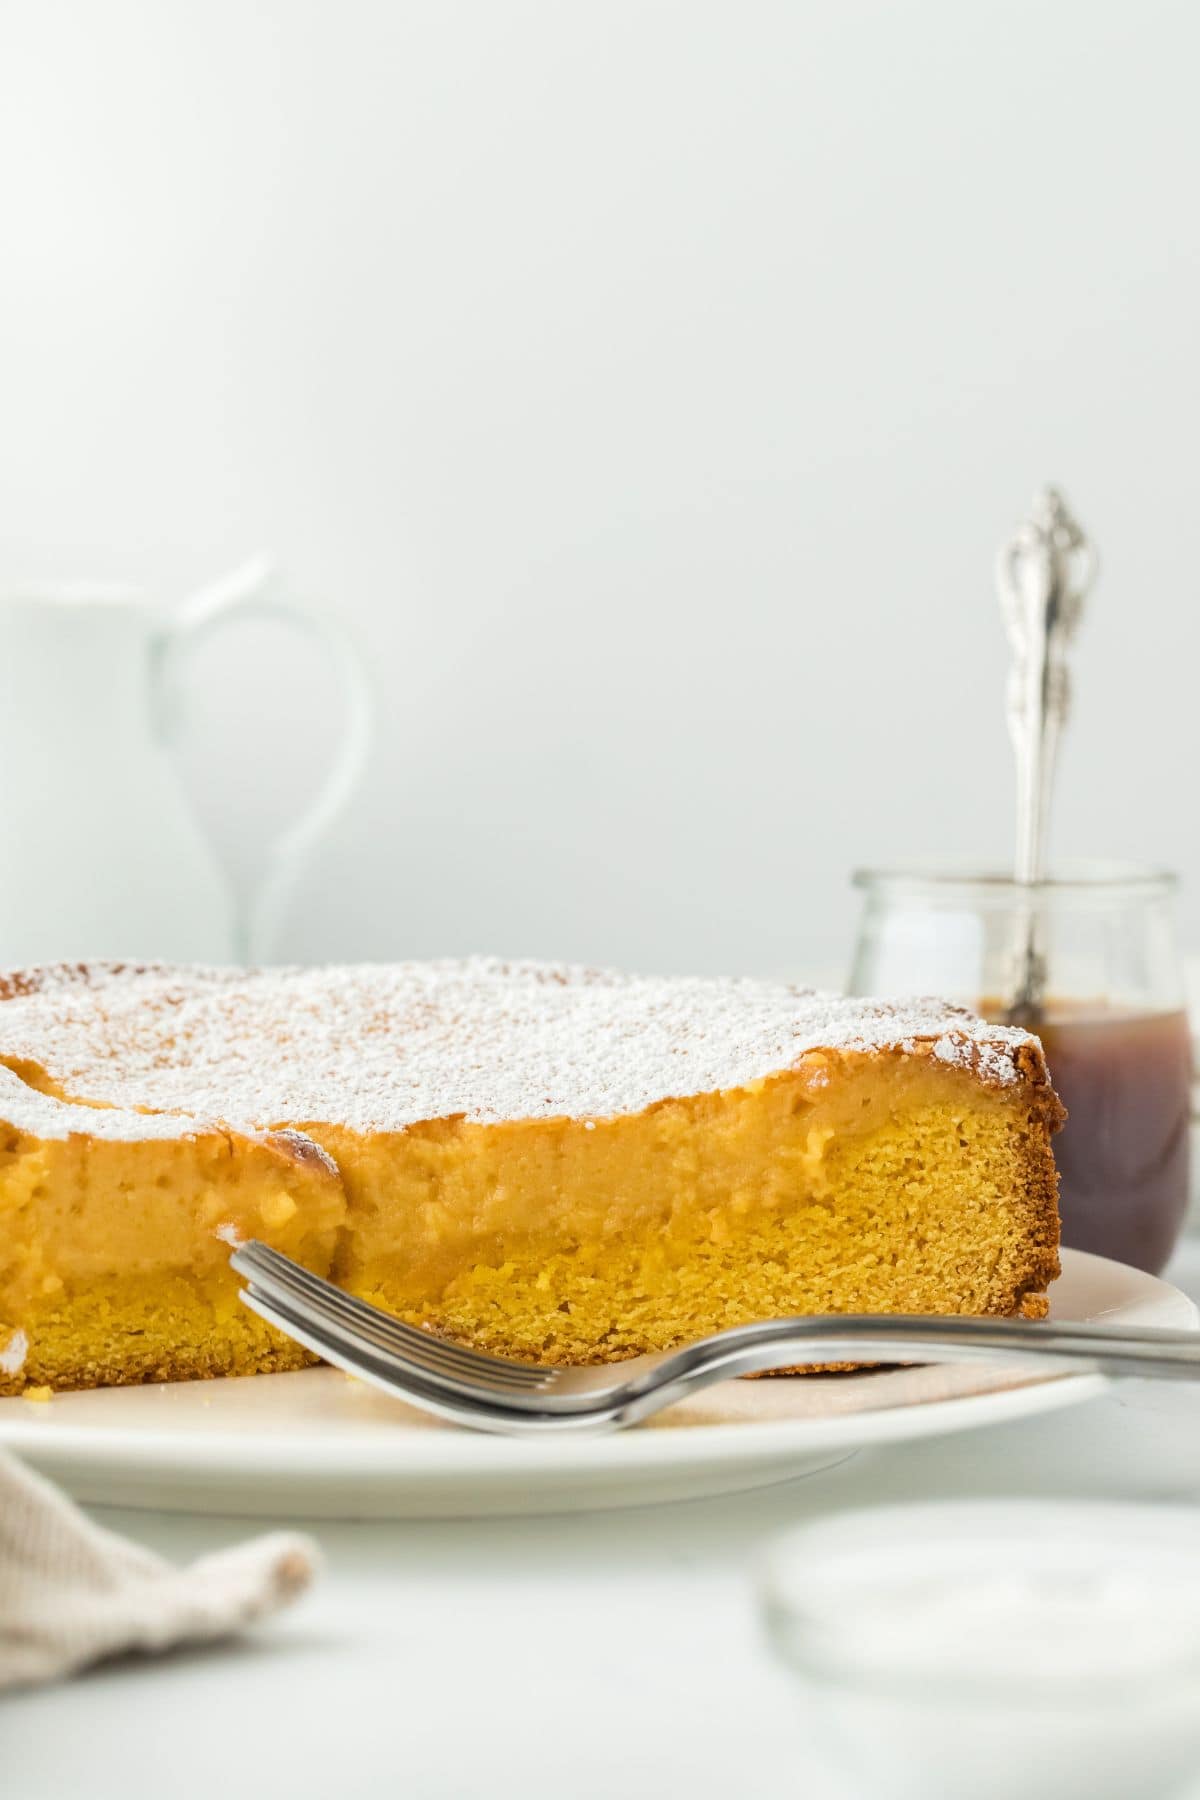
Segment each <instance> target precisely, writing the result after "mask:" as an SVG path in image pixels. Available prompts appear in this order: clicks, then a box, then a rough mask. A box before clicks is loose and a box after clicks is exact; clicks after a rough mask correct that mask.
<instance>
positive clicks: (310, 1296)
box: [230, 1241, 551, 1394]
mask: <svg viewBox="0 0 1200 1800" xmlns="http://www.w3.org/2000/svg"><path fill="white" fill-rule="evenodd" d="M230 1261H231V1263H232V1266H233V1267H234V1268H235V1269H236V1270H237V1272H238V1273H239V1274H240V1275H243V1276H245V1277H246V1278H247V1279H248V1280H249V1281H250V1283H251V1285H252V1286H254V1287H255V1288H257V1289H258V1290H259V1291H260V1292H261V1293H263V1294H264V1295H265V1296H266V1297H267V1298H268V1299H270V1298H272V1297H274V1298H276V1299H282V1300H284V1301H285V1302H287V1301H288V1300H291V1301H294V1302H299V1303H301V1304H302V1305H303V1306H304V1307H306V1308H309V1309H311V1310H313V1311H315V1312H319V1313H320V1315H321V1317H322V1318H324V1319H326V1320H328V1321H329V1322H330V1323H331V1324H338V1325H340V1326H341V1327H342V1328H343V1329H345V1330H347V1331H355V1332H359V1333H361V1334H363V1335H364V1336H366V1337H367V1338H368V1340H369V1341H370V1342H371V1343H373V1344H374V1345H375V1346H376V1347H377V1348H380V1349H384V1350H386V1351H387V1352H388V1353H390V1354H392V1355H395V1356H397V1357H401V1358H403V1359H405V1360H406V1361H408V1362H410V1363H413V1364H415V1365H416V1366H417V1367H419V1368H420V1369H421V1370H422V1371H423V1372H425V1373H426V1374H429V1375H433V1376H437V1377H441V1378H442V1379H444V1380H447V1381H457V1382H460V1383H464V1382H465V1383H469V1384H472V1385H474V1386H475V1387H476V1388H477V1389H478V1391H480V1392H481V1393H484V1394H486V1393H488V1392H494V1391H496V1390H497V1389H498V1388H504V1389H508V1390H518V1389H532V1388H535V1387H538V1386H540V1385H543V1384H545V1383H547V1380H548V1377H549V1376H550V1373H551V1372H550V1371H549V1370H548V1369H540V1368H538V1367H536V1366H534V1365H531V1364H527V1363H510V1362H506V1361H504V1360H503V1359H502V1358H500V1357H494V1356H488V1355H486V1354H485V1353H484V1352H482V1351H478V1350H471V1349H469V1348H467V1346H465V1345H462V1344H455V1343H452V1342H450V1341H448V1340H447V1339H444V1338H438V1337H435V1336H434V1335H432V1334H431V1333H430V1332H426V1331H421V1330H419V1329H418V1328H417V1327H416V1326H412V1325H407V1324H405V1323H404V1321H403V1320H401V1319H396V1318H393V1317H392V1315H391V1314H389V1313H385V1312H382V1311H381V1310H380V1309H379V1308H378V1307H375V1306H371V1305H369V1304H368V1303H367V1302H366V1301H365V1300H359V1299H356V1298H355V1296H354V1295H352V1294H347V1293H345V1292H344V1291H343V1290H342V1289H341V1288H339V1287H336V1286H335V1285H334V1284H333V1283H332V1282H329V1281H325V1280H324V1279H323V1278H322V1277H321V1276H319V1275H314V1274H312V1272H311V1271H310V1270H308V1269H305V1268H303V1267H302V1266H301V1265H300V1264H299V1263H294V1262H292V1260H291V1258H290V1257H286V1256H283V1255H282V1254H281V1253H280V1252H279V1251H277V1250H272V1249H270V1248H268V1246H267V1245H265V1244H261V1243H258V1242H256V1241H252V1242H251V1243H249V1244H245V1245H243V1246H241V1247H240V1248H239V1249H238V1250H237V1251H236V1252H235V1254H234V1255H233V1256H232V1257H231V1258H230Z"/></svg>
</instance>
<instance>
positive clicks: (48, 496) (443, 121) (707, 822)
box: [0, 0, 1200, 971]
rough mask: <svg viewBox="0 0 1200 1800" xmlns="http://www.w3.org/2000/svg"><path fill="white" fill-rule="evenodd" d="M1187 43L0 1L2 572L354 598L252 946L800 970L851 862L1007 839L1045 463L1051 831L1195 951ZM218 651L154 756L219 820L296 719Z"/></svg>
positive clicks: (1194, 276) (277, 680) (782, 8)
mask: <svg viewBox="0 0 1200 1800" xmlns="http://www.w3.org/2000/svg"><path fill="white" fill-rule="evenodd" d="M1198 56H1200V11H1197V9H1195V8H1194V7H1189V6H1187V5H1185V4H1176V5H1170V4H1163V3H1157V0H1140V3H1139V4H1136V5H1135V4H1133V0H1128V3H1127V4H1113V3H1105V4H1101V3H1100V0H1090V3H1087V0H1077V3H1066V0H1053V3H1049V4H1048V3H1047V0H1039V3H1037V4H1022V3H1019V0H1006V3H1005V4H986V3H982V0H972V4H970V5H965V6H964V5H963V4H961V0H920V3H914V4H909V5H906V6H899V5H885V4H874V5H872V4H864V3H862V0H838V3H837V4H835V3H833V0H828V3H826V4H819V5H818V4H803V3H801V0H788V3H786V4H784V3H780V4H770V3H766V0H757V3H748V4H747V3H740V0H725V3H724V4H702V3H698V0H686V3H683V4H665V3H662V0H636V3H633V0H587V3H584V0H541V3H536V4H530V3H521V0H458V3H454V0H429V3H427V4H425V3H421V4H418V3H414V0H392V3H385V0H337V3H336V4H335V3H334V0H323V3H313V0H304V3H298V0H257V3H256V4H255V5H253V6H247V5H245V4H243V3H242V0H206V3H205V4H204V5H195V4H182V3H181V0H144V3H141V4H134V3H130V0H106V4H105V5H104V6H94V5H88V4H84V3H83V0H77V3H72V0H39V4H37V5H36V6H33V5H20V4H17V3H15V0H8V3H7V4H2V0H0V197H2V213H0V258H2V268H0V274H2V279H0V376H2V381H0V497H2V501H0V578H2V579H3V580H4V581H6V582H12V581H17V580H21V579H24V578H26V577H39V578H44V577H53V576H71V575H75V576H78V575H102V576H109V577H112V576H118V575H124V576H128V577H133V578H135V579H138V580H144V581H146V582H148V583H149V584H151V586H152V587H153V589H154V591H155V592H157V593H159V594H161V595H162V596H163V597H164V598H171V597H172V596H175V595H179V594H182V593H183V592H185V591H186V590H187V588H188V586H189V585H190V584H191V583H192V582H194V581H196V580H199V579H201V578H203V577H205V576H207V575H210V574H213V573H215V572H217V571H219V570H220V569H221V568H222V567H223V566H225V565H226V564H228V563H230V562H232V561H233V560H235V559H236V558H238V557H239V556H241V555H242V554H244V553H246V552H248V551H252V550H254V549H255V548H257V547H258V546H260V545H264V544H265V545H270V546H272V547H274V548H275V549H276V550H277V551H279V552H280V553H281V554H282V555H283V556H284V557H285V558H286V560H287V562H288V564H289V566H290V568H291V570H292V571H293V573H294V575H295V576H296V578H297V580H298V581H299V582H300V584H301V585H302V587H303V588H304V589H305V591H306V592H308V593H309V594H311V595H313V596H315V597H318V598H319V599H320V601H321V602H322V604H324V605H326V606H328V607H329V608H330V609H332V610H335V611H336V612H337V614H338V615H339V616H340V617H341V618H342V619H343V620H344V621H345V623H346V624H347V626H348V627H349V628H350V629H351V630H352V631H353V632H354V634H355V635H356V637H357V639H358V641H359V642H360V644H361V645H362V646H363V648H364V649H365V650H366V652H367V653H368V655H369V658H370V661H371V665H372V669H373V673H374V675H375V678H376V682H377V688H378V694H379V704H380V720H379V728H378V736H377V742H376V750H375V755H374V760H373V765H372V769H371V773H370V777H369V779H368V781H367V783H366V784H365V786H364V787H363V789H362V790H361V792H360V794H359V796H358V797H357V799H356V801H355V803H354V805H353V806H352V808H351V809H350V810H349V811H348V812H347V813H346V814H345V815H344V817H343V819H342V820H341V822H340V824H339V826H338V828H337V830H336V832H335V833H334V835H333V836H332V837H331V839H330V840H329V843H328V845H327V848H326V852H325V854H324V856H323V857H322V859H321V860H320V862H319V863H318V864H316V865H315V866H314V867H313V868H312V869H311V871H310V873H309V875H308V877H307V879H306V880H305V882H304V884H303V887H302V889H301V891H300V892H299V893H298V894H297V896H296V902H295V905H294V907H293V909H292V912H291V915H290V917H289V920H288V922H287V926H286V929H285V931H284V934H283V940H282V942H281V944H280V946H279V948H280V950H281V951H282V952H283V953H285V954H287V955H289V956H295V957H326V956H393V955H402V954H427V953H434V952H457V951H462V950H466V949H470V948H480V949H495V950H499V951H504V952H514V953H533V954H543V955H554V956H557V955H562V956H568V957H574V958H583V959H589V960H600V961H606V962H614V963H623V964H628V965H631V966H635V967H641V968H647V969H653V968H657V969H662V970H673V969H684V968H692V969H697V970H709V969H712V970H717V969H725V968H729V969H735V968H741V969H746V970H762V971H769V970H776V969H784V968H793V967H802V968H810V967H814V966H816V967H820V966H832V967H835V968H836V966H837V965H838V964H839V963H840V962H841V961H842V959H843V958H844V955H845V952H846V949H847V947H848V943H849V937H850V932H851V929H852V922H853V907H852V902H851V900H850V897H849V894H848V889H847V881H846V878H847V873H848V870H849V868H850V867H851V865H853V864H854V863H856V862H859V861H864V860H872V859H886V858H889V857H892V856H894V855H897V854H900V853H918V852H923V851H961V852H966V853H971V854H977V855H979V856H981V857H985V858H989V857H990V858H995V859H1001V858H1004V857H1005V856H1007V853H1008V844H1009V833H1010V791H1009V790H1010V777H1009V764H1008V748H1007V740H1006V736H1005V730H1004V723H1003V716H1002V694H1003V677H1004V666H1005V657H1006V650H1005V646H1004V642H1003V638H1002V634H1001V629H1000V626H999V623H998V616H997V611H996V606H995V601H994V596H993V593H992V587H991V559H992V554H993V551H994V549H995V547H996V545H997V543H998V542H999V541H1000V540H1001V539H1002V538H1003V537H1004V536H1005V535H1006V534H1007V533H1008V531H1009V530H1010V529H1011V527H1012V525H1013V524H1014V523H1015V521H1016V519H1017V517H1018V516H1019V514H1020V513H1021V512H1022V511H1023V510H1024V508H1025V507H1026V505H1027V504H1028V501H1029V498H1030V495H1031V492H1032V490H1033V488H1034V487H1035V485H1037V484H1038V483H1040V482H1042V481H1044V480H1046V479H1054V480H1057V481H1059V482H1061V483H1062V484H1063V485H1064V487H1065V489H1066V491H1067V493H1068V496H1069V498H1070V499H1071V500H1072V502H1073V504H1074V505H1075V507H1076V509H1077V510H1078V512H1079V513H1080V515H1081V516H1082V518H1083V520H1084V522H1085V523H1086V524H1087V525H1088V526H1089V527H1090V528H1091V529H1092V531H1093V532H1094V534H1095V536H1096V537H1097V538H1098V540H1099V543H1100V546H1101V550H1102V554H1103V558H1104V572H1103V578H1102V583H1101V585H1100V587H1099V588H1098V590H1097V592H1096V596H1095V600H1094V605H1093V608H1092V611H1091V614H1090V616H1089V618H1088V620H1087V624H1086V630H1085V634H1084V638H1083V641H1082V642H1081V644H1080V647H1079V654H1078V673H1079V698H1078V706H1077V712H1076V718H1075V721H1074V725H1073V728H1072V735H1071V739H1070V742H1069V744H1068V747H1067V752H1066V767H1065V769H1064V773H1063V782H1062V791H1061V796H1060V810H1059V817H1058V830H1057V833H1056V837H1057V844H1058V847H1059V849H1060V850H1061V851H1063V852H1079V853H1093V854H1116V855H1128V856H1133V857H1138V858H1146V859H1150V860H1155V861H1165V862H1168V863H1172V864H1175V865H1177V866H1179V867H1181V868H1182V870H1183V871H1184V873H1185V875H1186V876H1187V877H1188V878H1189V880H1190V881H1191V884H1192V888H1193V890H1195V892H1194V893H1193V896H1192V899H1191V902H1190V905H1189V909H1188V918H1189V922H1190V928H1191V932H1192V936H1193V938H1194V937H1195V935H1196V926H1197V925H1198V924H1200V901H1198V899H1197V895H1200V879H1198V878H1200V843H1198V842H1197V835H1196V832H1195V830H1194V828H1193V824H1192V807H1191V802H1190V799H1189V797H1188V796H1189V788H1190V782H1189V770H1190V768H1191V766H1192V764H1193V763H1194V761H1195V754H1196V749H1197V732H1198V730H1200V726H1198V724H1197V722H1196V717H1195V709H1194V706H1193V703H1192V695H1193V692H1194V687H1195V682H1194V676H1193V672H1192V667H1191V664H1192V660H1193V656H1194V654H1195V652H1196V650H1197V648H1198V646H1200V627H1198V625H1197V605H1196V602H1197V595H1196V591H1195V590H1196V571H1197V568H1198V566H1200V507H1197V505H1196V501H1195V488H1196V480H1197V470H1196V450H1195V440H1196V431H1195V421H1196V415H1197V401H1198V398H1200V393H1198V365H1197V357H1196V348H1195V347H1196V329H1197V318H1198V317H1200V264H1198V256H1197V252H1198V250H1200V208H1198V207H1197V204H1196V176H1197V166H1198V161H1197V153H1198V151H1200V111H1198V109H1197V107H1196V104H1195V74H1196V67H1197V57H1198ZM238 649H239V654H238V656H237V657H236V658H231V657H230V656H229V655H228V654H226V655H223V656H222V657H221V658H219V659H217V658H210V659H209V661H208V663H207V664H206V667H205V668H204V669H203V670H200V671H198V674H199V675H200V676H201V678H202V679H201V682H200V684H199V688H200V691H199V693H198V697H197V706H196V717H197V723H198V725H201V726H204V727H205V728H206V729H208V730H209V731H210V733H211V734H212V735H213V736H214V740H215V741H214V742H213V743H211V744H210V745H209V746H208V748H207V749H206V750H204V751H203V752H202V751H201V750H200V749H199V748H198V747H196V748H194V749H193V751H192V753H191V754H190V756H189V768H190V769H191V773H192V777H193V779H194V780H195V782H196V783H197V784H198V787H199V789H200V792H201V795H202V798H203V799H204V801H205V803H206V805H207V807H208V810H209V812H210V813H212V812H215V811H220V812H223V813H224V815H225V818H226V821H227V825H228V827H229V829H230V830H231V832H232V835H233V840H234V845H235V849H236V850H237V852H238V854H239V855H241V856H243V857H244V856H245V855H247V854H248V853H249V849H248V847H249V846H251V845H252V843H253V842H254V840H255V839H256V837H257V836H258V834H259V833H260V830H261V826H262V821H263V819H264V817H265V816H267V815H269V813H270V812H271V811H272V810H273V809H275V808H277V807H285V806H287V805H289V804H291V802H292V801H293V799H294V798H295V796H296V795H297V794H298V793H299V792H301V791H302V789H303V784H304V782H305V780H306V779H307V776H308V772H309V770H310V769H311V768H312V767H313V766H314V764H315V760H316V758H317V756H318V754H319V752H320V750H321V748H322V746H323V744H324V742H325V741H326V740H327V737H328V734H329V732H330V731H331V730H332V727H333V723H334V720H333V717H332V715H331V713H330V710H329V708H328V707H327V706H326V704H325V700H324V694H323V690H322V685H321V682H320V678H319V673H318V671H316V670H315V669H314V668H313V667H312V666H311V665H310V664H309V663H307V662H305V661H303V660H302V659H301V658H299V657H298V656H297V655H295V654H293V653H292V652H291V651H290V650H289V649H288V647H286V646H282V645H278V644H275V643H268V642H264V641H263V640H262V639H261V638H260V637H257V636H256V637H255V638H254V639H253V640H252V639H251V635H250V633H249V632H246V633H245V634H244V641H243V643H242V644H241V645H239V647H238ZM7 650H8V653H19V646H16V647H13V646H11V645H10V646H8V647H7ZM242 652H244V655H243V654H241V653H242Z"/></svg>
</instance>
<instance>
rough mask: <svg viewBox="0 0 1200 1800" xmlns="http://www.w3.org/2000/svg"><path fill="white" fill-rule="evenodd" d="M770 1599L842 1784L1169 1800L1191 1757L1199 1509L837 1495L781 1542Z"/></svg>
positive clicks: (1198, 1684) (933, 1796) (787, 1657)
mask: <svg viewBox="0 0 1200 1800" xmlns="http://www.w3.org/2000/svg"><path fill="white" fill-rule="evenodd" d="M762 1605H763V1612H764V1621H765V1624H766V1628H767V1633H768V1636H769V1640H770V1642H771V1644H772V1647H773V1648H774V1649H775V1651H776V1652H777V1654H778V1655H779V1657H780V1658H781V1659H782V1661H783V1663H784V1664H785V1666H786V1667H787V1668H788V1670H789V1671H790V1673H791V1674H792V1676H793V1678H794V1679H795V1682H796V1692H797V1700H798V1702H799V1704H800V1713H801V1721H802V1729H803V1730H804V1731H805V1733H806V1739H807V1742H806V1744H805V1746H804V1753H805V1756H806V1758H807V1759H808V1761H809V1762H811V1756H810V1754H809V1753H810V1752H811V1753H814V1754H815V1755H816V1756H821V1755H822V1753H823V1760H824V1761H825V1763H826V1766H827V1768H829V1770H830V1772H831V1773H832V1772H834V1771H836V1774H837V1776H839V1777H840V1778H841V1781H842V1782H843V1783H844V1784H845V1788H844V1791H845V1792H846V1793H848V1794H854V1795H865V1794H870V1795H871V1796H872V1797H873V1800H963V1796H965V1795H968V1794H969V1795H971V1796H972V1800H1011V1796H1012V1795H1014V1794H1022V1795H1026V1796H1029V1800H1131V1796H1134V1795H1136V1796H1137V1797H1138V1800H1159V1797H1160V1796H1161V1797H1165V1796H1168V1795H1170V1796H1176V1795H1177V1794H1178V1793H1179V1791H1180V1786H1181V1784H1182V1783H1184V1782H1185V1781H1187V1779H1188V1777H1189V1776H1193V1775H1194V1774H1195V1771H1196V1769H1197V1767H1198V1766H1200V1704H1198V1703H1197V1702H1198V1697H1200V1536H1198V1534H1197V1529H1196V1517H1195V1513H1194V1511H1193V1510H1192V1509H1191V1508H1189V1507H1183V1506H1179V1507H1169V1506H1158V1505H1153V1506H1151V1505H1142V1504H1138V1503H1132V1502H1124V1503H1107V1502H1095V1501H1088V1500H1062V1501H1036V1500H1011V1501H987V1500H962V1501H938V1502H932V1503H929V1504H925V1505H912V1506H885V1507H880V1508H878V1509H875V1510H869V1511H863V1512H851V1513H842V1514H840V1515H837V1516H829V1517H827V1518H824V1519H820V1520H817V1521H816V1522H814V1523H812V1524H810V1525H807V1526H805V1527H803V1528H802V1529H800V1530H798V1531H796V1532H794V1533H792V1534H791V1535H790V1536H788V1537H785V1538H784V1539H783V1540H781V1542H780V1543H779V1544H777V1545H776V1546H774V1547H773V1550H772V1552H771V1553H770V1554H769V1557H768V1561H767V1567H766V1570H765V1574H764V1580H763V1584H762ZM839 1791H841V1789H839ZM1188 1791H1189V1792H1190V1791H1191V1790H1190V1785H1189V1790H1188Z"/></svg>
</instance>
